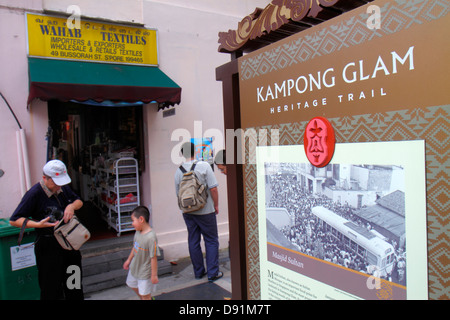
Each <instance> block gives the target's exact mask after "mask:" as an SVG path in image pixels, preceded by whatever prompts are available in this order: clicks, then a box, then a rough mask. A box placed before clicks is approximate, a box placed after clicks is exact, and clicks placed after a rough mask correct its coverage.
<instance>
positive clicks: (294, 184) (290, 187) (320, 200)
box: [267, 173, 406, 285]
mask: <svg viewBox="0 0 450 320" xmlns="http://www.w3.org/2000/svg"><path fill="white" fill-rule="evenodd" d="M270 190H271V191H270V201H269V202H268V203H267V206H268V207H276V208H285V209H286V210H287V211H288V213H289V215H290V216H291V221H292V225H291V226H286V227H284V228H283V229H282V230H281V232H282V233H283V235H284V236H285V237H286V238H287V239H288V240H289V241H290V242H291V243H292V244H293V245H294V247H296V249H297V250H298V251H299V252H302V253H304V254H307V255H310V256H313V257H316V258H319V259H322V260H325V261H329V262H332V263H334V264H337V265H340V266H343V267H346V268H350V269H353V270H356V271H359V272H363V273H370V274H371V273H372V271H373V270H372V268H371V266H370V264H369V262H368V261H367V260H366V259H365V258H363V257H361V256H360V255H358V254H357V252H356V250H352V248H350V247H349V246H347V245H344V243H343V241H341V240H339V239H338V238H337V237H335V236H333V235H332V234H331V232H328V231H325V230H323V228H322V227H321V226H320V225H319V221H318V220H317V219H316V218H315V216H314V214H313V213H312V211H311V210H312V208H313V207H315V206H323V207H325V208H327V209H329V210H331V211H333V212H334V213H336V214H337V215H339V216H341V217H343V218H345V219H346V220H348V221H351V222H353V223H354V224H356V225H358V226H360V227H364V228H367V229H368V230H370V229H371V228H372V227H373V226H371V225H370V223H368V222H367V221H363V220H362V219H361V218H360V217H358V216H357V215H356V214H355V211H356V209H355V208H353V207H351V206H350V205H348V204H346V203H344V204H341V203H337V202H333V201H332V200H331V199H329V198H327V197H326V196H324V195H317V194H316V195H313V194H311V193H309V192H307V191H305V190H304V189H303V188H302V187H301V185H300V183H299V181H297V176H296V175H295V174H286V173H283V174H280V173H278V174H273V175H270ZM390 242H391V244H392V245H393V247H394V249H395V251H396V259H397V261H396V262H395V263H394V267H393V269H392V272H391V273H390V274H388V275H387V276H385V277H384V278H386V279H387V280H389V281H393V282H396V283H400V284H403V285H405V284H406V279H405V268H406V262H405V256H404V252H403V251H402V249H400V248H399V247H398V244H397V243H395V241H390Z"/></svg>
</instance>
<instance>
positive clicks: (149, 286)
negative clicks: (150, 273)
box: [126, 271, 156, 296]
mask: <svg viewBox="0 0 450 320" xmlns="http://www.w3.org/2000/svg"><path fill="white" fill-rule="evenodd" d="M126 284H127V286H129V287H130V288H137V289H138V292H139V294H140V295H141V296H146V295H149V294H151V293H153V292H155V289H156V285H155V284H153V283H152V280H150V279H136V278H135V277H133V275H132V274H131V272H129V271H128V276H127V281H126Z"/></svg>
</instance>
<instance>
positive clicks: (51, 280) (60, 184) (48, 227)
mask: <svg viewBox="0 0 450 320" xmlns="http://www.w3.org/2000/svg"><path fill="white" fill-rule="evenodd" d="M43 172H44V174H43V177H42V180H41V181H40V182H38V183H36V184H35V185H34V186H32V187H31V188H30V190H28V191H27V192H26V193H25V195H24V196H23V198H22V200H21V201H20V203H19V205H18V206H17V208H16V210H15V211H14V213H13V214H12V216H11V218H10V224H11V225H13V226H15V227H19V228H21V227H22V225H23V223H24V222H25V221H26V219H29V220H27V221H26V227H27V228H35V231H36V236H37V238H36V243H35V248H34V251H35V255H36V265H37V268H38V277H39V286H40V288H41V299H42V300H60V299H67V300H71V299H77V300H79V299H83V298H84V296H83V289H82V287H80V288H68V287H67V278H68V277H69V276H71V273H67V268H68V266H71V265H76V266H79V268H80V269H79V270H80V271H81V254H80V252H79V251H78V250H64V249H63V248H62V247H61V246H60V245H59V243H58V242H57V240H56V239H55V237H54V235H53V227H54V226H55V225H56V224H57V223H58V220H60V219H64V222H67V221H69V220H70V219H71V218H72V217H73V216H74V214H75V211H77V210H79V209H80V208H81V207H82V206H83V202H82V201H81V199H80V197H79V196H78V195H76V194H75V193H74V192H73V191H72V189H71V188H70V187H69V186H68V184H69V183H70V182H71V179H70V177H69V175H68V174H67V168H66V166H65V164H64V163H63V162H61V161H59V160H51V161H49V162H47V164H46V165H45V166H44V168H43ZM55 220H56V221H55Z"/></svg>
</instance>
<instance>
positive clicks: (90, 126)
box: [47, 100, 145, 238]
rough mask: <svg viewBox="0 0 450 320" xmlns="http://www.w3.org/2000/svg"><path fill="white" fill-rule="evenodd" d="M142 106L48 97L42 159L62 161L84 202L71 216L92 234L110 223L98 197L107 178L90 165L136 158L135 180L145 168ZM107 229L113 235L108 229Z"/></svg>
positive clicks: (96, 165)
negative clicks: (46, 141)
mask: <svg viewBox="0 0 450 320" xmlns="http://www.w3.org/2000/svg"><path fill="white" fill-rule="evenodd" d="M142 108H143V105H142V104H140V103H137V104H126V103H113V102H103V103H96V102H95V101H88V102H85V103H79V102H75V101H71V102H61V101H57V100H51V101H49V102H48V115H49V128H48V134H47V139H48V144H47V158H48V160H50V159H59V160H61V161H63V162H64V163H65V164H66V166H67V170H68V173H69V175H70V177H71V178H72V184H71V187H72V189H73V190H74V191H75V192H76V193H77V194H78V195H80V197H81V199H82V200H83V202H84V204H85V205H84V210H81V211H82V212H80V213H77V215H78V216H79V217H80V220H82V222H83V223H85V224H86V226H87V227H88V228H89V229H90V230H94V234H93V237H94V238H95V236H96V235H95V233H97V231H98V232H100V233H106V234H107V233H108V232H105V230H104V229H105V227H106V228H108V226H111V225H112V224H111V223H110V222H111V221H108V219H111V211H110V209H108V206H106V205H105V201H103V200H104V198H103V197H104V196H105V195H104V194H103V193H102V189H101V187H102V185H104V184H105V183H111V181H105V180H108V179H111V178H110V177H99V175H98V170H96V168H98V167H99V166H102V167H103V166H105V167H106V166H107V164H108V163H110V162H111V161H114V160H115V159H119V158H124V157H127V158H134V159H136V162H137V168H138V173H137V179H138V180H139V179H140V176H141V173H142V172H143V171H145V160H144V159H145V158H144V154H145V152H144V138H143V137H144V134H143V128H144V125H143V110H142ZM102 178H103V180H102ZM139 185H140V184H139V183H138V188H139ZM139 193H140V190H137V194H139ZM84 211H88V212H86V213H84ZM108 214H109V216H108ZM128 215H129V214H128ZM116 219H117V217H116ZM105 222H107V223H106V226H105ZM108 222H109V224H108ZM108 229H111V228H108ZM116 231H117V230H116ZM110 233H111V234H113V235H115V234H116V233H115V231H114V230H110Z"/></svg>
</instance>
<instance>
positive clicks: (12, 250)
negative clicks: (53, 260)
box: [0, 219, 41, 300]
mask: <svg viewBox="0 0 450 320" xmlns="http://www.w3.org/2000/svg"><path fill="white" fill-rule="evenodd" d="M19 233H20V229H19V228H16V227H13V226H11V225H10V224H9V219H0V300H38V299H39V298H40V295H41V293H40V289H39V283H38V271H37V267H36V258H35V255H34V245H33V243H34V241H35V238H36V235H35V232H34V229H26V230H25V233H24V236H23V239H22V243H21V246H20V247H19V246H18V245H17V240H18V238H19Z"/></svg>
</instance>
